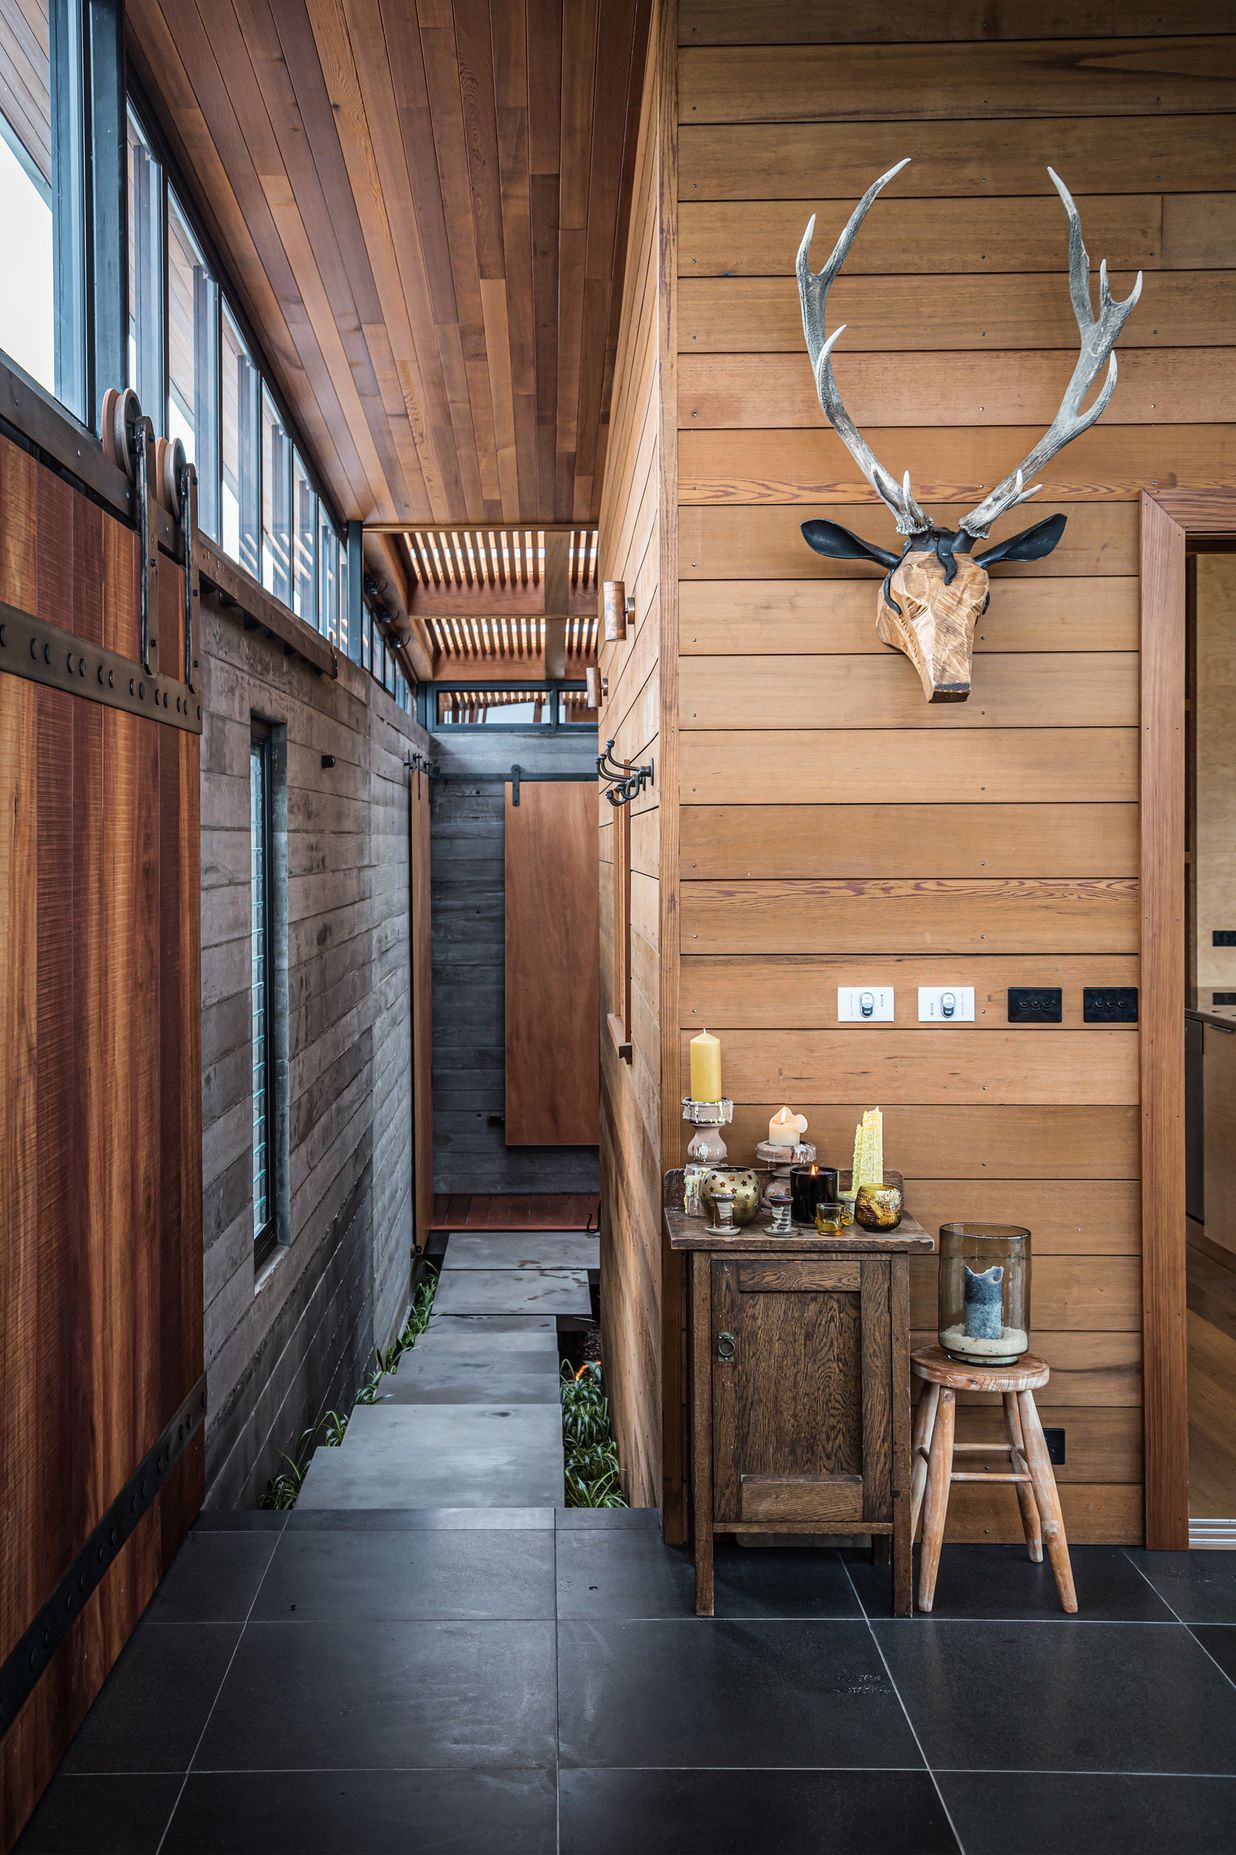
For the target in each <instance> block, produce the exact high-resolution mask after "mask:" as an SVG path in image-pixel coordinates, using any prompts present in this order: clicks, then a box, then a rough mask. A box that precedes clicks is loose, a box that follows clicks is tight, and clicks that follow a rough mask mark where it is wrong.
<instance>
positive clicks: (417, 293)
mask: <svg viewBox="0 0 1236 1855" xmlns="http://www.w3.org/2000/svg"><path fill="white" fill-rule="evenodd" d="M307 8H308V16H309V21H310V25H311V27H312V29H313V35H314V40H315V43H316V46H317V53H318V60H319V63H320V65H321V68H322V71H323V73H324V76H325V78H326V85H327V91H328V95H329V97H330V102H331V107H332V109H333V112H334V118H335V130H336V134H337V135H338V138H339V146H340V149H341V152H342V156H343V161H344V165H345V168H346V170H347V174H348V179H349V182H350V184H351V188H352V192H353V195H354V197H355V201H356V209H357V213H358V215H359V219H360V224H361V228H362V231H363V234H364V238H365V243H366V246H367V249H368V254H369V261H370V264H371V266H372V267H373V273H374V282H375V285H376V287H377V290H378V294H379V298H380V301H381V304H382V309H383V315H384V317H385V321H386V323H387V332H388V339H389V347H390V352H391V360H392V364H393V370H394V383H395V385H396V387H397V391H398V406H397V407H396V408H392V411H394V413H395V416H396V419H397V418H398V413H399V411H402V412H403V414H404V415H405V416H406V418H407V422H408V425H409V427H410V431H411V437H412V440H413V441H414V443H415V446H416V451H417V455H418V459H419V473H420V475H421V476H422V477H423V478H424V486H425V497H424V501H423V503H422V505H421V506H420V507H419V509H417V510H416V513H418V514H420V515H428V516H430V517H433V516H437V517H439V518H441V517H442V516H444V515H445V514H447V512H448V511H449V510H451V509H454V508H458V507H460V506H461V503H462V490H461V486H460V482H459V473H458V469H457V466H456V461H455V442H454V432H453V430H452V428H451V423H450V415H449V411H448V408H447V402H446V391H445V387H444V384H443V381H442V369H441V362H440V360H439V356H438V351H437V345H436V343H435V342H434V341H432V340H426V341H423V342H422V343H421V344H420V345H419V346H418V343H417V340H416V333H415V329H414V326H413V312H414V305H415V307H416V308H418V309H421V310H422V311H423V312H424V323H428V320H429V318H428V293H427V291H426V289H425V286H424V277H423V273H422V272H421V271H420V268H419V266H418V265H417V263H416V261H415V259H416V255H417V251H418V241H417V240H416V237H415V223H414V221H412V220H411V213H410V209H409V205H408V193H409V189H408V183H407V168H406V165H405V163H404V159H403V145H402V142H401V141H400V140H399V137H398V130H397V126H396V129H395V132H394V135H393V136H392V133H391V128H390V123H391V118H392V117H393V115H394V106H393V98H392V96H391V91H390V83H389V69H388V66H387V62H386V57H385V44H384V40H383V38H382V31H381V20H380V17H379V15H378V13H377V9H376V6H375V5H373V4H370V5H368V6H367V7H365V8H364V10H363V11H362V10H361V9H360V8H358V7H357V6H356V5H354V4H353V5H347V4H345V0H307ZM375 49H376V53H377V56H376V57H375V55H374V54H375ZM358 56H359V58H360V60H361V62H360V63H358ZM362 64H363V68H364V75H362ZM383 77H385V78H386V82H385V84H383V81H382V79H383ZM392 157H393V158H392ZM397 223H398V224H399V234H400V235H399V236H398V237H397V235H396V224H397ZM409 234H410V236H409ZM401 247H402V249H403V251H404V253H405V254H406V258H405V261H404V262H402V263H401V261H400V250H401ZM365 332H366V340H367V342H368V343H369V346H370V349H371V351H373V349H374V342H373V340H372V339H371V335H370V330H369V328H368V327H367V328H366V331H365ZM375 362H376V356H375ZM378 373H379V384H380V385H382V387H383V400H384V403H386V402H387V399H388V393H389V382H388V381H387V380H386V379H384V377H383V373H382V370H381V369H380V368H379V369H378ZM396 444H397V446H398V448H399V451H400V456H401V458H402V457H403V454H404V450H405V445H404V443H402V442H400V435H399V432H398V429H396ZM412 481H413V482H414V481H415V476H414V477H413V478H412ZM409 488H410V485H409ZM407 506H408V507H409V508H413V507H415V505H414V503H413V501H412V499H411V497H410V496H409V501H408V504H407Z"/></svg>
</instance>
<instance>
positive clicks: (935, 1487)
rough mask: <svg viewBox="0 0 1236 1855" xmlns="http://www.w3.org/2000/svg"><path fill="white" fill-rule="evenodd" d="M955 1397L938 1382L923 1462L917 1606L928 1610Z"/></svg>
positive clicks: (944, 1507) (944, 1511)
mask: <svg viewBox="0 0 1236 1855" xmlns="http://www.w3.org/2000/svg"><path fill="white" fill-rule="evenodd" d="M956 1409H957V1405H956V1399H955V1398H954V1396H953V1393H952V1392H951V1391H950V1390H949V1388H948V1386H947V1385H941V1387H940V1397H939V1402H938V1404H937V1407H936V1421H935V1428H934V1430H933V1431H932V1436H931V1459H930V1461H929V1463H928V1465H927V1502H926V1507H925V1509H924V1513H923V1552H922V1558H921V1559H920V1561H919V1568H918V1607H919V1609H920V1610H930V1609H931V1606H932V1604H933V1603H934V1602H935V1597H936V1573H937V1572H938V1571H939V1569H940V1548H941V1546H942V1545H943V1544H944V1522H945V1520H946V1519H947V1518H948V1495H949V1487H950V1485H951V1481H952V1474H953V1429H954V1423H955V1419H956Z"/></svg>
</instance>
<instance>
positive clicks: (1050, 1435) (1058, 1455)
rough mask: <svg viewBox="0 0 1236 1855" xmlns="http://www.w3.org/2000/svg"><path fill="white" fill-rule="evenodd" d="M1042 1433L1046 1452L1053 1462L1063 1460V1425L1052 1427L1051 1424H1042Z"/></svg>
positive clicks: (1064, 1458)
mask: <svg viewBox="0 0 1236 1855" xmlns="http://www.w3.org/2000/svg"><path fill="white" fill-rule="evenodd" d="M1043 1435H1044V1437H1045V1438H1046V1439H1047V1453H1048V1455H1049V1456H1050V1457H1051V1459H1052V1461H1053V1462H1064V1461H1065V1460H1066V1457H1065V1453H1064V1427H1063V1425H1061V1427H1060V1428H1059V1429H1056V1428H1054V1427H1053V1426H1052V1425H1051V1424H1044V1425H1043Z"/></svg>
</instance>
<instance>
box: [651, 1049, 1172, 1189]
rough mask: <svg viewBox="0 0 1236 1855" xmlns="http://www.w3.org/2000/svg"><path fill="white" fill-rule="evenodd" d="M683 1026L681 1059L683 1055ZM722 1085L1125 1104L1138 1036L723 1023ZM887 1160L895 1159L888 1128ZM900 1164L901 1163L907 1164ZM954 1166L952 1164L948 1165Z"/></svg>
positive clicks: (764, 1096)
mask: <svg viewBox="0 0 1236 1855" xmlns="http://www.w3.org/2000/svg"><path fill="white" fill-rule="evenodd" d="M689 1042H690V1037H689V1034H688V1033H687V1032H686V1031H683V1032H682V1034H681V1038H680V1045H679V1050H680V1061H681V1062H682V1063H683V1065H684V1066H685V1065H686V1064H687V1063H688V1062H689V1058H688V1054H687V1051H688V1044H689ZM722 1059H723V1063H724V1076H725V1088H726V1093H727V1094H728V1095H729V1096H730V1097H731V1098H732V1099H733V1100H735V1101H745V1102H756V1101H758V1102H764V1101H767V1100H769V1098H770V1097H771V1098H774V1099H775V1100H776V1101H788V1102H790V1103H791V1104H793V1105H794V1106H797V1104H798V1103H799V1102H800V1101H806V1100H808V1099H809V1098H810V1097H811V1096H812V1095H813V1094H819V1093H820V1092H821V1089H822V1086H826V1087H827V1089H828V1091H829V1093H830V1094H835V1095H844V1096H845V1097H846V1099H847V1100H848V1101H854V1100H867V1101H880V1102H884V1103H887V1104H889V1105H890V1107H891V1106H895V1105H897V1104H898V1103H905V1104H907V1105H915V1106H917V1105H922V1104H926V1105H945V1104H957V1103H978V1102H1006V1103H1024V1104H1026V1105H1039V1106H1050V1105H1051V1104H1053V1103H1056V1102H1071V1103H1074V1104H1076V1105H1078V1106H1081V1105H1089V1104H1104V1103H1106V1104H1111V1105H1113V1106H1124V1105H1126V1104H1128V1103H1132V1102H1135V1101H1136V1100H1137V1038H1136V1037H1132V1036H1128V1035H1126V1034H1124V1033H1122V1032H1119V1031H1117V1032H1114V1033H1113V1032H1111V1031H1107V1030H1088V1031H1062V1032H1061V1033H1060V1035H1059V1036H1057V1037H1052V1038H1045V1037H1023V1036H1021V1035H1020V1034H1019V1032H1018V1031H1017V1030H1016V1029H1013V1028H1010V1029H1008V1030H1005V1031H967V1030H937V1031H936V1033H935V1035H934V1036H933V1037H924V1036H923V1035H922V1033H921V1032H919V1031H917V1030H914V1031H902V1030H896V1029H894V1030H891V1031H887V1032H885V1033H884V1035H883V1036H880V1037H873V1036H871V1035H870V1033H869V1032H867V1031H866V1030H864V1029H862V1028H861V1027H860V1028H858V1029H854V1030H841V1031H731V1032H730V1033H729V1034H728V1035H727V1037H726V1038H725V1042H724V1047H723V1051H722ZM884 1150H885V1154H886V1157H887V1161H888V1164H889V1165H890V1166H891V1165H895V1164H896V1162H895V1161H894V1159H893V1157H892V1155H893V1152H894V1146H893V1141H892V1136H891V1133H890V1132H889V1131H888V1130H886V1133H885V1145H884ZM897 1169H898V1170H899V1171H903V1172H904V1171H908V1170H910V1168H907V1167H905V1166H902V1167H898V1168H897ZM953 1170H955V1166H954V1167H953Z"/></svg>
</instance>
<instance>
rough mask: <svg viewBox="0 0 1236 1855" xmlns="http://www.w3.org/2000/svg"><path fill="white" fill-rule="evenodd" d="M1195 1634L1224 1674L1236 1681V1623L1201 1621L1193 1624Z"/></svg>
mask: <svg viewBox="0 0 1236 1855" xmlns="http://www.w3.org/2000/svg"><path fill="white" fill-rule="evenodd" d="M1193 1634H1194V1635H1195V1636H1196V1637H1197V1640H1198V1641H1199V1642H1200V1643H1201V1645H1202V1647H1203V1648H1204V1649H1205V1650H1206V1651H1207V1652H1208V1653H1209V1654H1210V1655H1212V1656H1213V1657H1214V1659H1215V1661H1216V1662H1217V1663H1218V1664H1219V1667H1220V1668H1221V1669H1222V1670H1223V1672H1224V1674H1225V1675H1227V1676H1228V1677H1229V1678H1230V1679H1231V1680H1232V1681H1236V1624H1233V1623H1199V1624H1195V1625H1194V1626H1193Z"/></svg>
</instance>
